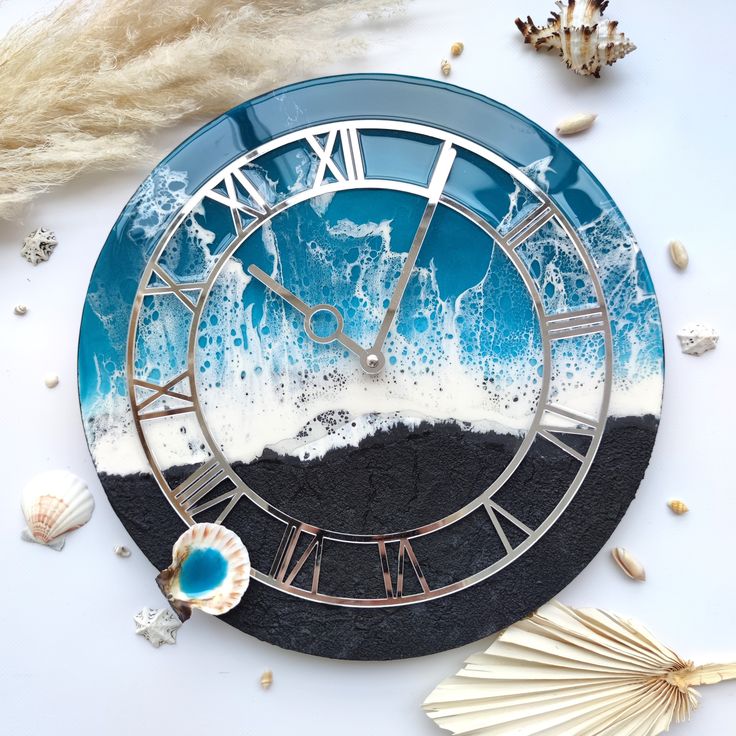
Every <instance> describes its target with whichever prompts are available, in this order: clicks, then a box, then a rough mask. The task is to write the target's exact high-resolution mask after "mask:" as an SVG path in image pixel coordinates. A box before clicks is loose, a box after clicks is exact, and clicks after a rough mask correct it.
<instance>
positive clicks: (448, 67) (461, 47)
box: [440, 41, 465, 77]
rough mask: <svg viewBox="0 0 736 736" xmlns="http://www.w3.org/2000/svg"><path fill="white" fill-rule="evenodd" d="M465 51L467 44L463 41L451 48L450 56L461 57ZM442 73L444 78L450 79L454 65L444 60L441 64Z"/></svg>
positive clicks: (456, 42) (457, 42)
mask: <svg viewBox="0 0 736 736" xmlns="http://www.w3.org/2000/svg"><path fill="white" fill-rule="evenodd" d="M463 51H465V44H464V43H463V42H462V41H455V42H454V43H453V44H452V45H451V46H450V55H451V56H454V57H458V56H460V54H462V53H463ZM440 71H441V72H442V74H443V76H445V77H449V76H450V72H451V71H452V64H450V62H449V61H448V60H447V59H442V61H441V62H440Z"/></svg>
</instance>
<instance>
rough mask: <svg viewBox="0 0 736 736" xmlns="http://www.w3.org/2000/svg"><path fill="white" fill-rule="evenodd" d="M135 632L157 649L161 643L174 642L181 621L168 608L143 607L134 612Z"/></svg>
mask: <svg viewBox="0 0 736 736" xmlns="http://www.w3.org/2000/svg"><path fill="white" fill-rule="evenodd" d="M133 620H134V621H135V633H136V634H140V635H141V636H142V637H143V638H144V639H146V640H148V641H149V642H151V644H152V645H153V646H154V647H156V648H157V649H158V647H160V646H161V645H162V644H176V631H177V629H178V628H179V627H180V626H181V621H179V619H178V618H177V617H176V616H175V615H174V613H173V611H171V610H170V609H168V608H144V609H143V610H142V611H138V613H136V615H135V618H134V619H133Z"/></svg>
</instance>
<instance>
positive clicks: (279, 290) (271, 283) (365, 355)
mask: <svg viewBox="0 0 736 736" xmlns="http://www.w3.org/2000/svg"><path fill="white" fill-rule="evenodd" d="M248 273H249V274H250V275H251V276H253V278H255V279H257V280H258V281H260V282H261V283H262V284H263V285H264V286H265V287H266V288H268V289H270V290H271V291H272V292H273V293H274V294H276V296H278V297H280V298H281V299H283V300H284V301H285V302H287V304H290V305H291V306H292V307H294V309H296V310H297V312H300V313H301V314H303V315H304V331H305V332H306V333H307V335H309V337H310V338H311V339H312V340H314V341H315V342H318V343H321V344H327V343H331V342H335V341H337V342H339V343H340V344H341V345H343V346H344V347H346V348H347V349H348V350H349V351H350V352H351V353H353V354H354V355H356V356H357V357H358V358H359V359H360V365H361V367H362V368H363V370H364V371H365V372H366V373H370V374H372V375H373V374H376V373H378V372H379V371H380V370H381V368H382V367H383V363H381V364H380V367H379V366H378V364H377V363H375V362H374V361H373V360H372V359H371V358H372V357H375V356H371V355H370V354H369V352H368V351H367V350H364V349H363V348H362V347H361V346H360V345H358V343H357V342H355V340H352V339H351V338H349V337H348V336H347V335H346V334H345V332H344V331H343V327H344V326H345V321H344V320H343V317H342V314H341V313H340V310H339V309H338V308H337V307H333V306H332V305H331V304H317V305H316V306H314V307H310V306H309V305H308V304H307V303H306V302H303V301H302V300H301V299H300V298H299V297H298V296H297V295H296V294H294V293H293V292H291V291H289V290H288V289H287V288H286V287H285V286H284V285H283V284H280V283H279V282H278V281H276V279H274V278H271V276H269V275H268V274H267V273H266V272H265V271H264V270H263V269H261V268H258V266H255V265H253V264H251V265H250V266H248ZM317 312H329V313H330V314H331V315H332V316H333V317H334V318H335V320H336V321H337V327H336V328H335V329H334V330H333V331H332V332H331V333H330V334H329V335H318V334H317V333H316V332H315V331H314V328H313V327H312V318H313V317H314V315H315V314H317Z"/></svg>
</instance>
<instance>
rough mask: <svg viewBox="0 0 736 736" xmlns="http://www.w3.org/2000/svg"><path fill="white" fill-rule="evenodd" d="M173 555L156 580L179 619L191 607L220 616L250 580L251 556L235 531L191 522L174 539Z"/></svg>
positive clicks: (240, 595)
mask: <svg viewBox="0 0 736 736" xmlns="http://www.w3.org/2000/svg"><path fill="white" fill-rule="evenodd" d="M172 557H173V562H172V563H171V565H170V566H169V567H167V568H166V569H165V570H163V571H162V572H161V573H159V575H158V576H157V577H156V582H157V583H158V586H159V588H160V589H161V592H162V593H163V594H164V595H165V596H166V598H167V599H168V601H169V603H170V604H171V607H172V608H173V609H174V611H176V613H177V615H178V616H179V618H180V619H181V620H182V621H186V620H187V619H188V618H189V617H190V616H191V615H192V608H199V609H200V610H202V611H204V612H205V613H211V614H213V615H215V616H219V615H220V614H223V613H227V612H228V611H229V610H231V609H232V608H235V606H237V605H238V603H240V599H241V598H242V597H243V593H245V591H246V589H247V587H248V583H249V582H250V558H249V557H248V550H247V549H246V548H245V545H244V544H243V543H242V542H241V541H240V537H238V535H237V534H236V533H235V532H233V531H230V529H227V528H225V527H224V526H221V525H220V524H209V523H206V524H194V526H191V527H189V529H187V530H186V531H185V532H184V534H182V535H181V536H180V537H179V539H177V540H176V543H175V544H174V549H173V552H172ZM195 578H196V582H195V581H194V579H195ZM203 581H207V585H206V586H205V583H204V582H203ZM203 586H205V587H203Z"/></svg>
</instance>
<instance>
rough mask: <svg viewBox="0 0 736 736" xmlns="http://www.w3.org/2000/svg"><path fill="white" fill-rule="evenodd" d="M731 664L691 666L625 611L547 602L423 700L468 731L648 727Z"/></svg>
mask: <svg viewBox="0 0 736 736" xmlns="http://www.w3.org/2000/svg"><path fill="white" fill-rule="evenodd" d="M731 678H736V665H704V666H702V667H694V666H693V663H692V662H688V661H685V660H683V659H681V658H680V657H679V656H678V655H677V654H675V653H674V652H673V651H672V650H671V649H669V648H667V647H665V646H664V645H662V644H661V643H660V642H659V641H657V639H655V638H654V636H652V635H651V634H650V633H649V632H648V631H647V630H646V629H644V628H643V627H641V626H640V625H639V624H637V623H634V622H633V621H630V620H628V619H624V618H621V617H619V616H616V615H614V614H611V613H606V612H605V611H599V610H596V609H585V610H573V609H571V608H567V607H566V606H563V605H562V604H560V603H555V602H553V603H549V604H547V605H546V606H544V607H543V608H540V609H539V611H537V613H535V614H534V615H533V616H531V617H529V618H527V619H524V620H522V621H519V622H518V623H516V624H514V625H513V626H511V627H510V628H508V629H507V630H506V631H504V632H503V633H502V634H501V635H500V636H499V637H498V638H497V639H495V640H494V642H493V643H492V644H491V646H490V647H489V648H488V649H487V650H486V651H485V652H483V653H480V654H476V655H474V656H472V657H470V659H468V660H467V661H466V663H465V667H464V668H463V669H462V670H461V671H460V672H458V673H457V675H456V676H455V677H451V678H449V679H447V680H445V681H443V682H442V683H440V684H439V685H438V686H437V688H436V689H435V690H434V691H433V692H432V693H431V694H430V695H429V697H428V698H427V699H426V701H425V702H424V709H425V711H427V715H428V716H429V717H430V718H432V719H433V720H434V721H435V722H436V723H437V724H438V725H439V726H441V727H442V728H445V729H447V730H448V731H451V732H452V733H453V734H467V735H468V736H470V734H472V735H473V736H508V735H510V734H514V736H535V734H544V736H656V734H659V733H662V732H663V731H667V730H669V727H670V725H671V723H672V722H673V721H675V722H679V721H682V720H685V719H688V718H689V717H690V714H691V712H692V710H693V709H694V708H695V707H696V705H697V698H698V693H697V691H696V690H695V689H694V686H697V685H708V684H712V683H716V682H720V681H721V680H725V679H731Z"/></svg>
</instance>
